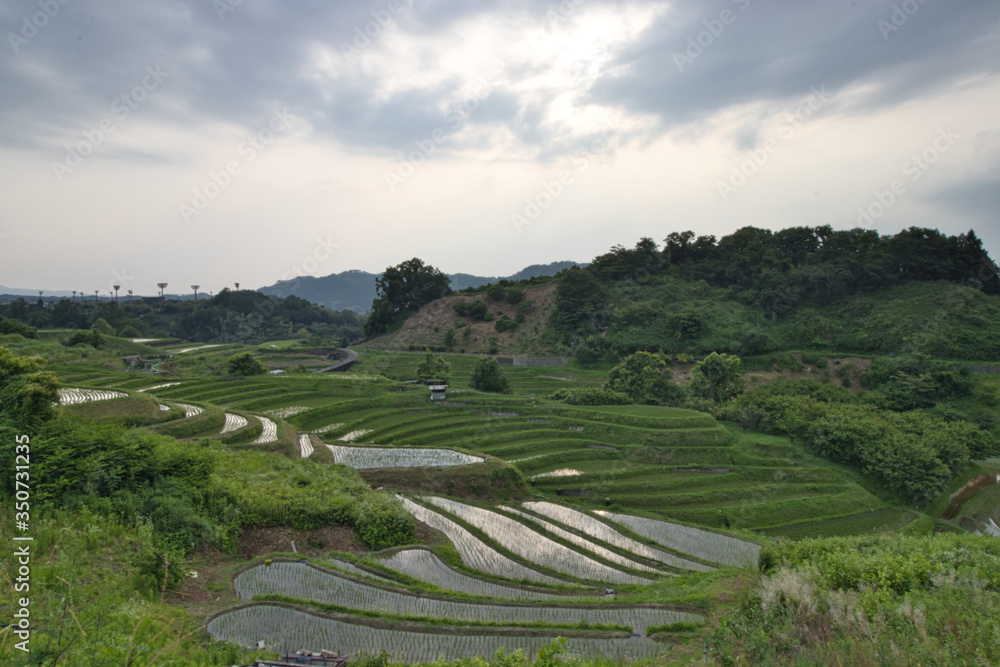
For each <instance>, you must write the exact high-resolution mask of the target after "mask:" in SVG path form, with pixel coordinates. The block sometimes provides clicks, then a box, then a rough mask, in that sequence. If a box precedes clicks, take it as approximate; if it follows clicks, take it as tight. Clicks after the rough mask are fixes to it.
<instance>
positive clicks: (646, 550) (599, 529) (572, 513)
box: [522, 502, 713, 572]
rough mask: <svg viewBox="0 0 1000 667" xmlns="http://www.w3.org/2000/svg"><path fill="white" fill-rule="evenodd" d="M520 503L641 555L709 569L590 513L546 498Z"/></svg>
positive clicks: (698, 568)
mask: <svg viewBox="0 0 1000 667" xmlns="http://www.w3.org/2000/svg"><path fill="white" fill-rule="evenodd" d="M522 507H524V508H525V509H527V510H530V511H532V512H535V513H537V514H541V515H542V516H545V517H549V518H550V519H554V520H556V521H558V522H560V523H562V524H564V525H566V526H569V527H570V528H573V529H576V530H578V531H580V532H582V533H584V534H586V535H589V536H590V537H592V538H594V539H597V540H600V541H601V542H605V543H607V544H610V545H612V546H614V547H617V548H619V549H623V550H626V551H628V552H630V553H633V554H635V555H637V556H641V557H643V558H648V559H650V560H655V561H659V562H661V563H663V564H664V565H669V566H671V567H677V568H681V569H685V570H695V571H698V572H707V571H709V570H711V569H713V568H711V567H709V566H707V565H704V564H702V563H696V562H694V561H691V560H689V559H686V558H678V557H677V556H675V555H674V554H671V553H667V552H665V551H663V550H661V549H656V548H653V547H650V546H649V545H647V544H643V543H642V542H639V541H638V540H634V539H632V538H631V537H628V536H627V535H623V534H622V533H621V532H619V531H617V530H615V529H614V528H612V527H611V526H609V525H608V524H606V523H604V522H602V521H600V520H598V519H596V518H594V517H592V516H591V515H589V514H586V513H584V512H580V511H577V510H574V509H571V508H569V507H564V506H562V505H556V504H555V503H548V502H531V503H524V504H523V505H522ZM686 553H690V552H686Z"/></svg>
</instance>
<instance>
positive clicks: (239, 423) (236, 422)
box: [219, 412, 249, 435]
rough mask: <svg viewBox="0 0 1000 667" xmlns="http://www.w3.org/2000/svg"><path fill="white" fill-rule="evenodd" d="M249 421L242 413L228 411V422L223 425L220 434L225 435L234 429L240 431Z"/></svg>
mask: <svg viewBox="0 0 1000 667" xmlns="http://www.w3.org/2000/svg"><path fill="white" fill-rule="evenodd" d="M248 423H249V422H248V421H247V418H246V417H243V416H242V415H234V414H232V413H231V412H227V413H226V424H225V426H223V427H222V430H221V431H220V432H219V435H225V434H226V433H232V432H233V431H238V430H240V429H241V428H245V427H246V425H247V424H248Z"/></svg>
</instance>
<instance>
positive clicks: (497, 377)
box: [471, 357, 511, 394]
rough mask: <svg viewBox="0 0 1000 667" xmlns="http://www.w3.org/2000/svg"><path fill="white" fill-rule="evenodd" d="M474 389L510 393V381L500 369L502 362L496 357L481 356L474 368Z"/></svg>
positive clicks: (472, 383)
mask: <svg viewBox="0 0 1000 667" xmlns="http://www.w3.org/2000/svg"><path fill="white" fill-rule="evenodd" d="M471 385H472V388H473V389H478V390H479V391H489V392H492V393H494V394H509V393H511V391H510V383H508V382H507V378H506V376H504V374H503V371H501V370H500V364H499V363H498V362H497V360H496V359H493V358H488V357H479V360H478V361H477V362H476V365H475V366H474V367H473V369H472V382H471Z"/></svg>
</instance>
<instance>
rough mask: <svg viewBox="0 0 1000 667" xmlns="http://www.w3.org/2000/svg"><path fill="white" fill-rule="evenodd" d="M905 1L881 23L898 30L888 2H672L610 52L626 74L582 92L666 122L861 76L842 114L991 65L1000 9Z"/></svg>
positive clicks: (996, 55)
mask: <svg viewBox="0 0 1000 667" xmlns="http://www.w3.org/2000/svg"><path fill="white" fill-rule="evenodd" d="M911 2H912V3H913V5H915V6H919V7H920V8H919V9H918V10H917V11H916V12H915V13H914V14H913V15H912V16H908V17H907V20H906V22H905V23H902V22H901V20H900V19H899V18H898V17H897V22H899V23H901V25H900V26H899V29H898V30H892V31H890V30H889V29H887V28H886V27H885V26H886V25H889V26H891V27H893V28H894V27H896V26H894V25H893V24H892V23H891V19H892V15H893V4H898V3H893V2H888V1H885V0H881V1H879V2H852V3H847V2H825V3H817V2H810V3H788V2H780V3H779V2H764V1H762V0H753V1H750V0H733V1H732V2H723V1H720V0H716V1H715V2H707V3H697V4H695V3H677V4H676V5H675V6H674V7H673V10H674V11H671V12H669V13H668V14H666V15H665V16H664V17H663V18H662V19H661V20H660V21H659V22H658V23H657V25H655V26H654V27H653V28H652V29H651V30H649V31H648V33H647V34H646V35H645V36H644V38H643V39H642V40H641V41H639V42H638V43H637V44H635V45H633V46H632V47H631V48H629V49H628V50H627V51H626V52H625V53H623V54H621V55H620V56H619V58H618V62H617V63H616V64H617V66H618V67H620V68H627V69H626V71H627V74H626V75H624V76H622V75H615V76H610V75H606V76H604V77H602V78H601V79H600V80H599V81H598V82H597V84H596V85H595V86H594V87H593V88H592V90H591V91H590V100H591V101H594V102H600V103H602V104H611V105H616V106H621V107H623V108H625V109H626V110H628V111H633V112H642V113H651V114H655V115H656V116H657V117H659V119H660V120H661V123H662V126H663V128H664V129H669V128H672V127H676V126H678V125H685V124H691V123H698V122H702V121H704V120H705V119H707V118H710V117H711V116H712V115H713V114H714V113H715V112H717V111H719V110H722V109H725V108H727V107H731V106H734V105H739V104H745V103H752V102H757V101H761V100H764V101H773V102H776V103H778V104H787V103H788V102H789V101H791V100H795V99H798V98H801V97H804V96H805V95H807V94H808V93H809V91H810V89H811V88H812V87H813V86H820V85H824V84H825V85H826V86H827V88H828V89H830V90H833V91H837V90H842V89H845V88H847V87H848V86H851V85H864V84H867V86H868V89H867V90H866V91H865V92H863V93H859V94H858V95H857V96H856V97H854V98H853V99H851V100H838V106H839V107H840V109H841V110H842V111H850V112H854V113H865V112H869V111H874V110H877V109H880V108H884V107H888V106H893V105H896V104H900V103H903V102H905V101H907V100H910V99H913V98H914V97H916V96H919V95H921V94H926V93H929V92H932V91H935V90H941V89H944V88H946V87H948V86H951V85H954V84H955V82H956V81H958V80H960V79H961V78H962V77H965V76H969V75H972V74H978V73H983V72H985V73H989V74H995V73H996V71H997V66H996V64H995V63H998V62H1000V45H998V43H997V40H996V38H995V36H991V33H990V31H993V32H994V33H995V30H996V26H997V24H998V22H1000V5H998V4H997V3H996V2H991V1H989V0H956V1H954V2H948V3H943V2H929V3H927V4H924V5H918V3H917V0H911ZM741 7H745V9H741ZM723 11H728V12H729V15H727V16H726V17H725V18H726V20H727V21H728V24H726V23H724V22H723V21H722V20H721V18H720V17H721V13H722V12H723ZM879 21H884V22H886V23H883V24H881V27H880V23H879ZM706 22H708V24H707V25H706ZM713 31H714V32H715V33H717V34H713ZM884 33H885V35H886V36H885V37H884V36H883V34H884ZM699 39H700V40H701V43H702V44H704V46H701V45H699V44H697V42H698V40H699ZM689 40H693V41H694V42H695V44H696V45H695V46H694V47H691V45H690V44H691V42H689ZM689 49H690V50H689ZM699 49H700V50H699ZM677 54H680V59H679V60H676V61H675V57H676V56H677ZM991 56H992V57H991ZM985 63H994V64H993V65H986V64H985ZM752 135H753V131H752V130H751V129H744V131H743V132H741V133H740V134H739V135H738V136H737V137H736V140H737V143H738V144H739V145H741V146H743V147H746V146H747V144H748V143H749V138H750V137H752Z"/></svg>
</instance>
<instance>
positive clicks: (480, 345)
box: [364, 283, 556, 357]
mask: <svg viewBox="0 0 1000 667" xmlns="http://www.w3.org/2000/svg"><path fill="white" fill-rule="evenodd" d="M555 291H556V284H555V283H551V284H549V285H541V286H539V287H529V288H528V289H525V290H524V293H525V300H524V302H523V303H522V304H520V305H517V306H515V305H513V304H511V303H508V302H507V301H491V300H490V299H488V298H487V297H486V295H485V294H468V295H465V294H463V295H455V296H446V297H443V298H441V299H437V300H435V301H432V302H431V303H429V304H427V305H425V306H424V307H423V308H421V309H420V310H419V311H417V313H416V314H414V315H413V316H412V317H410V318H409V319H408V320H406V322H404V323H403V326H402V327H401V328H400V329H399V330H398V331H395V332H393V333H390V334H387V335H385V336H380V337H378V338H376V339H374V340H372V341H369V342H368V343H365V344H364V347H369V348H373V349H377V350H409V349H415V350H423V349H424V348H425V347H440V348H443V347H445V342H444V338H445V336H446V335H447V333H448V331H449V330H454V331H455V334H454V335H455V343H454V345H453V347H452V350H453V351H454V352H465V353H469V354H484V353H486V352H487V351H488V350H489V346H490V339H491V338H496V340H497V347H498V350H499V354H501V355H517V356H540V357H543V356H552V355H553V354H554V351H553V350H550V349H547V348H546V347H545V346H544V345H543V344H542V343H541V342H540V341H539V336H540V334H541V333H542V331H544V330H545V324H546V322H547V321H548V319H549V317H550V316H551V315H552V309H553V307H554V305H553V301H554V299H555ZM459 301H484V302H485V303H486V306H487V307H488V308H489V312H490V313H492V314H493V315H494V316H495V318H496V319H494V320H492V321H489V322H479V321H476V320H473V319H471V318H467V317H458V313H456V312H455V310H454V308H452V306H454V304H456V303H458V302H459ZM519 312H523V313H524V316H525V319H524V322H522V323H521V324H519V325H518V327H517V328H516V329H513V330H511V331H505V332H502V333H501V332H498V331H497V330H496V329H495V326H496V320H497V319H499V318H500V316H501V315H506V316H507V317H509V318H511V319H513V318H515V317H516V316H517V314H518V313H519ZM459 324H460V325H461V326H457V325H459ZM466 325H467V326H466ZM466 330H468V333H466Z"/></svg>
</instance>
